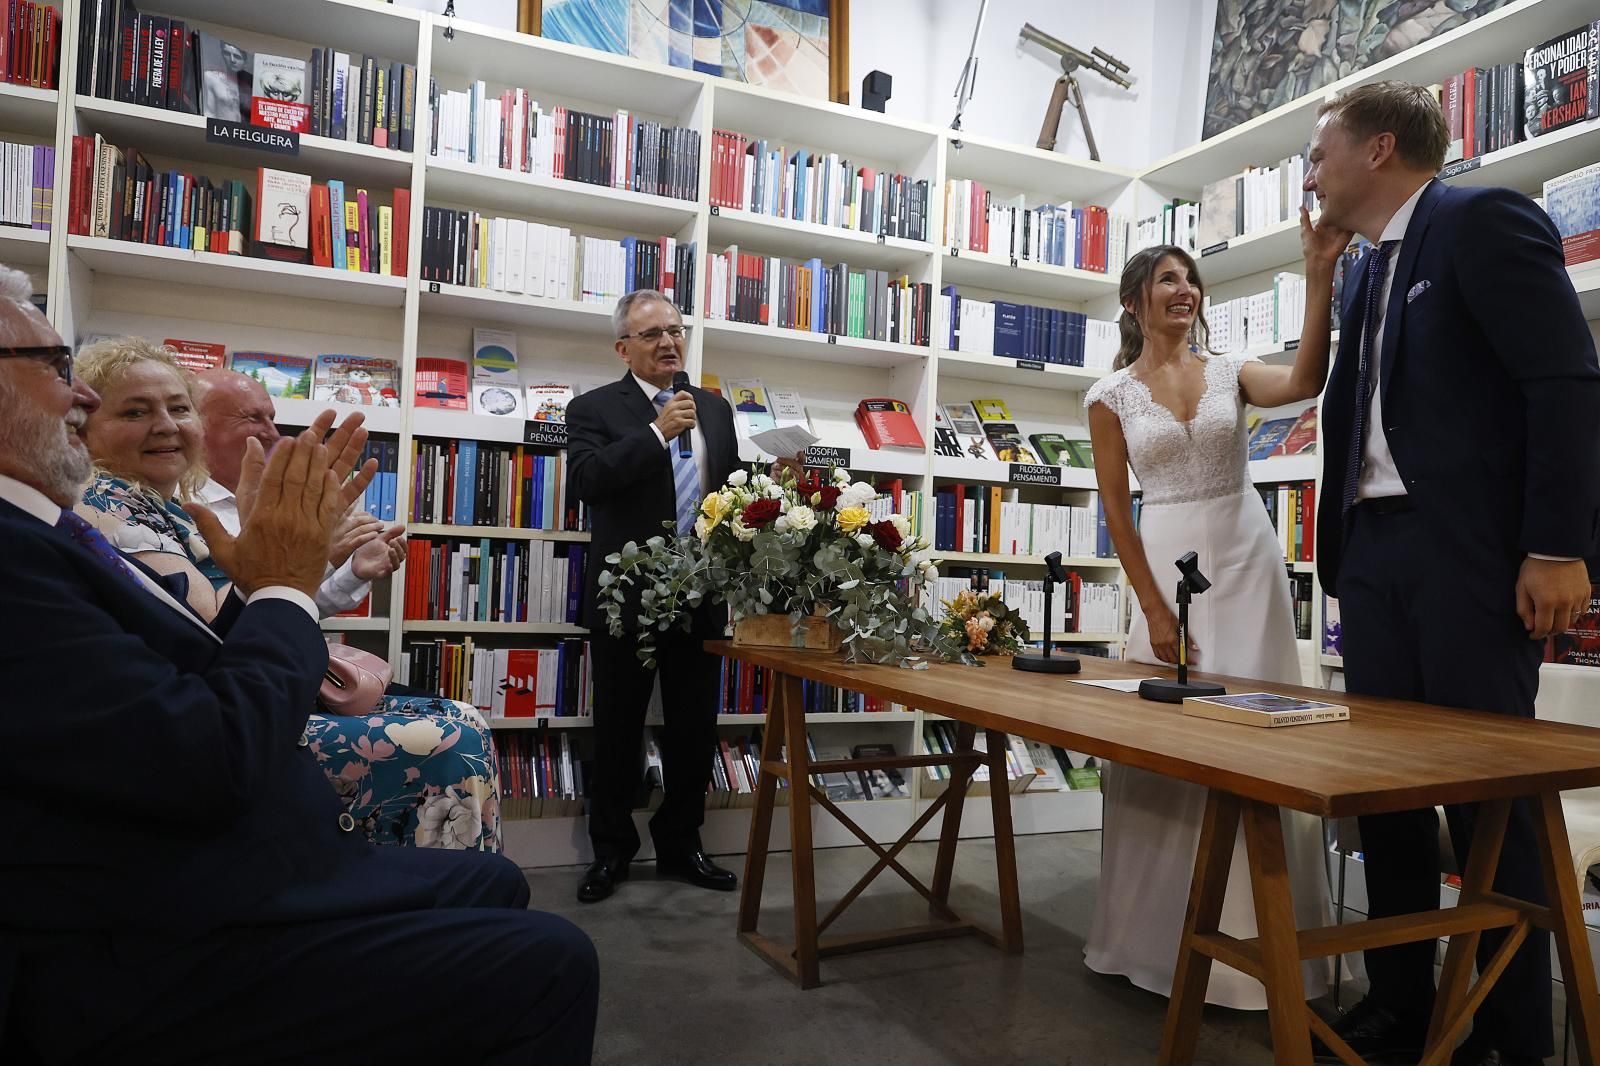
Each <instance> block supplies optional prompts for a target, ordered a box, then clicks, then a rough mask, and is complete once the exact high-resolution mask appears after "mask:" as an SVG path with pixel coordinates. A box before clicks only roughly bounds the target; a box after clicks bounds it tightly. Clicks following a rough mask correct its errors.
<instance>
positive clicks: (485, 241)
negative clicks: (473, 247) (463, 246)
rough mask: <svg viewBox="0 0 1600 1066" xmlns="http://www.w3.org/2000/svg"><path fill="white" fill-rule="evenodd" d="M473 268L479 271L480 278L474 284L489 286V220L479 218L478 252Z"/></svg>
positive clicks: (483, 287) (474, 258) (482, 287)
mask: <svg viewBox="0 0 1600 1066" xmlns="http://www.w3.org/2000/svg"><path fill="white" fill-rule="evenodd" d="M473 264H474V265H473V269H474V270H476V271H477V272H478V280H477V281H476V282H474V283H473V284H475V285H477V287H478V288H480V289H487V288H488V287H489V220H488V219H486V218H480V219H478V254H477V255H476V256H475V257H473Z"/></svg>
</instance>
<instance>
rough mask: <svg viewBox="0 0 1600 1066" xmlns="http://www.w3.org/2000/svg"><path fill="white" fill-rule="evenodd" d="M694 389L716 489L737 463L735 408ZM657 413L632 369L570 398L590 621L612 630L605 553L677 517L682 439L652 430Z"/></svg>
mask: <svg viewBox="0 0 1600 1066" xmlns="http://www.w3.org/2000/svg"><path fill="white" fill-rule="evenodd" d="M688 391H689V392H690V393H691V394H693V396H694V406H695V419H696V421H697V423H698V424H699V426H700V433H701V435H702V436H704V437H705V441H706V451H707V452H708V453H709V454H708V455H702V456H697V457H696V458H697V459H698V460H699V462H700V463H701V472H702V474H703V475H705V476H704V477H703V480H705V481H707V482H709V483H710V485H711V487H712V488H713V489H717V488H720V487H721V486H722V485H723V484H724V483H725V482H726V481H727V480H728V475H729V474H731V473H733V472H734V471H735V470H737V469H738V468H739V442H738V441H737V440H736V439H735V435H734V429H733V409H732V408H731V407H729V406H728V401H727V400H724V399H723V398H722V397H721V396H718V395H717V394H716V393H714V392H707V391H706V390H705V389H700V388H694V387H692V386H691V387H690V388H689V390H688ZM657 414H659V412H658V411H657V410H656V407H655V405H654V404H653V403H651V402H650V400H649V399H648V398H646V397H645V394H644V390H643V389H641V388H639V383H638V382H636V381H634V380H633V373H632V372H631V371H630V372H628V373H626V374H624V375H622V378H621V380H619V381H614V382H612V383H611V384H609V385H601V386H600V387H598V388H595V389H591V390H590V391H588V392H585V393H582V394H581V395H578V396H574V397H573V398H572V402H571V403H569V404H567V433H568V435H569V441H570V443H569V446H568V449H567V470H568V476H569V477H570V478H571V486H572V493H573V495H575V496H576V497H577V498H578V499H580V500H582V501H583V502H584V503H586V504H588V505H589V515H590V519H591V525H592V526H593V527H594V528H593V533H592V538H593V542H592V543H591V544H590V546H589V572H588V574H587V575H585V578H584V593H583V604H584V607H583V609H584V624H585V625H586V626H587V627H588V628H589V629H591V630H593V631H594V632H597V633H604V632H605V631H606V621H605V612H604V611H603V610H600V609H599V599H598V590H599V581H600V572H601V571H602V570H605V569H608V568H609V564H608V563H607V562H606V556H607V555H610V554H611V553H612V552H616V551H621V550H622V546H623V545H624V544H626V543H627V542H628V541H630V540H632V541H638V542H640V543H643V542H644V541H646V540H649V539H650V538H651V537H657V536H663V535H665V532H666V531H665V530H664V529H662V526H661V524H662V523H663V522H671V521H673V520H674V519H675V518H676V517H677V513H678V498H677V494H676V492H675V491H674V489H673V482H672V456H673V455H674V454H676V449H677V444H676V442H669V443H668V446H667V447H666V448H663V447H662V446H661V441H659V440H658V439H656V435H655V433H653V432H651V430H650V423H652V422H654V421H655V420H656V416H657ZM626 591H627V592H628V593H629V601H630V604H636V603H637V601H638V588H637V587H636V586H629V587H628V589H627V590H626ZM635 611H636V608H634V609H629V610H625V611H624V617H626V618H630V619H631V618H632V617H633V616H634V614H635ZM630 628H631V626H630Z"/></svg>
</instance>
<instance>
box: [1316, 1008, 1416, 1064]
mask: <svg viewBox="0 0 1600 1066" xmlns="http://www.w3.org/2000/svg"><path fill="white" fill-rule="evenodd" d="M1333 1031H1334V1033H1336V1034H1337V1035H1338V1036H1339V1038H1340V1039H1341V1040H1343V1041H1344V1042H1345V1043H1346V1044H1349V1045H1350V1050H1352V1051H1354V1052H1355V1053H1356V1054H1357V1055H1359V1056H1361V1057H1362V1058H1363V1059H1366V1060H1367V1061H1368V1062H1370V1063H1382V1062H1387V1061H1389V1060H1391V1059H1399V1060H1401V1061H1407V1060H1409V1061H1411V1062H1415V1061H1417V1060H1418V1059H1420V1058H1421V1057H1422V1045H1423V1044H1424V1043H1426V1042H1427V1039H1428V1023H1427V1020H1426V1019H1424V1020H1423V1021H1422V1022H1420V1023H1418V1022H1414V1021H1408V1020H1406V1019H1403V1018H1401V1017H1400V1016H1399V1015H1397V1014H1395V1013H1394V1012H1393V1011H1392V1010H1390V1009H1389V1008H1388V1007H1385V1006H1384V1005H1383V1004H1381V1003H1375V1002H1373V1001H1372V1000H1371V999H1363V1000H1362V1001H1361V1002H1360V1003H1357V1004H1356V1005H1355V1006H1354V1007H1351V1008H1350V1011H1349V1013H1347V1014H1345V1015H1344V1016H1343V1017H1341V1018H1340V1019H1339V1020H1338V1021H1336V1022H1334V1023H1333ZM1311 1054H1312V1057H1313V1058H1314V1059H1316V1060H1317V1061H1318V1062H1340V1061H1342V1060H1341V1059H1340V1058H1339V1056H1337V1055H1335V1054H1334V1053H1333V1052H1332V1051H1330V1050H1329V1049H1328V1046H1327V1045H1326V1044H1324V1043H1323V1042H1322V1041H1321V1040H1319V1039H1317V1037H1316V1036H1315V1035H1313V1036H1312V1038H1311Z"/></svg>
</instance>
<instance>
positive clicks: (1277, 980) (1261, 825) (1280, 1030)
mask: <svg viewBox="0 0 1600 1066" xmlns="http://www.w3.org/2000/svg"><path fill="white" fill-rule="evenodd" d="M1244 839H1245V846H1246V847H1247V848H1248V850H1249V855H1250V888H1251V891H1252V894H1253V896H1254V898H1255V905H1256V933H1257V935H1258V936H1259V938H1260V944H1261V966H1262V970H1263V976H1264V977H1265V980H1264V981H1263V984H1265V985H1266V989H1267V1015H1268V1018H1269V1019H1270V1021H1271V1024H1272V1060H1273V1062H1276V1063H1287V1064H1289V1066H1311V1030H1310V1029H1309V1028H1308V1027H1307V1026H1308V1022H1307V1019H1306V1011H1307V1009H1308V1008H1307V1007H1306V990H1305V982H1304V981H1303V980H1302V979H1301V976H1300V940H1299V936H1298V934H1297V933H1296V931H1295V923H1294V898H1293V896H1292V894H1291V891H1290V885H1289V864H1288V862H1287V860H1286V859H1285V857H1284V851H1283V817H1282V815H1281V814H1279V812H1278V808H1277V806H1276V805H1274V804H1271V803H1261V802H1259V801H1255V800H1252V801H1250V802H1249V803H1247V804H1246V805H1245V808H1244Z"/></svg>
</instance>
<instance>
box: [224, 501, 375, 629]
mask: <svg viewBox="0 0 1600 1066" xmlns="http://www.w3.org/2000/svg"><path fill="white" fill-rule="evenodd" d="M195 495H196V496H197V497H198V498H199V500H200V502H201V503H203V504H205V505H206V506H207V507H209V508H211V513H212V514H214V515H216V516H217V521H219V522H221V523H222V528H223V529H226V530H227V531H228V532H229V533H232V534H233V535H234V536H236V537H237V536H238V535H239V500H238V498H237V497H235V496H234V494H233V490H232V489H230V488H228V487H227V486H226V485H223V484H221V483H219V482H217V481H215V480H207V481H206V483H205V484H204V485H202V486H200V491H199V492H197V493H196V494H195ZM371 591H372V582H370V581H363V580H361V579H360V578H359V577H357V576H356V574H355V570H354V568H353V567H352V566H351V561H350V560H349V559H346V560H345V561H344V563H343V564H342V565H341V566H340V567H339V568H338V569H337V570H335V569H334V568H333V567H332V566H329V567H328V568H327V569H326V570H325V571H324V572H323V575H322V585H321V587H320V588H318V589H317V597H316V606H317V610H318V611H320V612H321V613H322V617H324V618H327V617H329V616H331V615H336V614H338V613H339V612H340V611H349V610H354V609H355V608H356V607H357V606H358V605H359V604H360V603H361V601H362V600H364V599H366V598H367V594H368V593H370V592H371Z"/></svg>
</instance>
